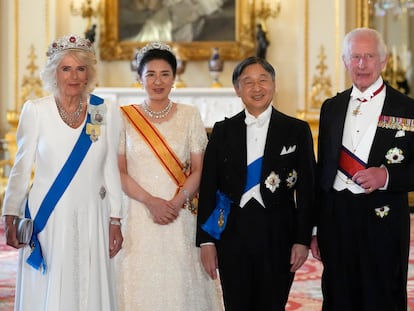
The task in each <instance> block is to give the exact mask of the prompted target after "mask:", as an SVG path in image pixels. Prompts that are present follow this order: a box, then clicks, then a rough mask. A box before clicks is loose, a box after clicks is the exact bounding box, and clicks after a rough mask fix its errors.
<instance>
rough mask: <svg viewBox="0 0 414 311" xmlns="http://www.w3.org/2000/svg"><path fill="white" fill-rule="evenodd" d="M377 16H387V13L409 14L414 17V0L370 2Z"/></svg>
mask: <svg viewBox="0 0 414 311" xmlns="http://www.w3.org/2000/svg"><path fill="white" fill-rule="evenodd" d="M368 3H369V4H370V6H371V7H373V9H374V14H375V15H376V16H385V15H386V14H387V13H391V14H393V15H400V14H401V13H403V12H407V13H409V14H410V15H414V0H376V1H374V0H369V1H368Z"/></svg>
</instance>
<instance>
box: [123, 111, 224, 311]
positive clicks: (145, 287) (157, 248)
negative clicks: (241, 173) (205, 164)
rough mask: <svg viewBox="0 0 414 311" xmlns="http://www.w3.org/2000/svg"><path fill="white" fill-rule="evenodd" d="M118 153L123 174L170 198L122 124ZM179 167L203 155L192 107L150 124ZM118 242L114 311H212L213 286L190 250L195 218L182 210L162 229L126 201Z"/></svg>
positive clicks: (215, 304)
mask: <svg viewBox="0 0 414 311" xmlns="http://www.w3.org/2000/svg"><path fill="white" fill-rule="evenodd" d="M124 125H125V136H123V137H121V139H120V148H119V153H121V154H124V153H126V155H127V163H128V164H127V165H128V173H129V174H130V176H132V178H134V179H135V180H136V181H137V182H138V184H139V185H140V186H141V187H143V188H144V189H145V190H146V191H148V192H150V193H151V194H153V195H155V196H158V197H161V198H164V199H170V198H172V197H173V196H174V194H175V192H176V190H177V186H176V184H175V183H174V182H173V181H172V179H171V178H170V177H169V175H168V174H167V173H166V171H165V169H164V168H163V167H162V166H161V164H160V163H159V161H158V159H157V158H156V157H155V156H154V155H153V153H152V151H151V150H150V149H149V147H148V146H147V144H146V143H145V142H144V141H143V140H142V139H141V137H140V136H139V134H138V133H137V132H136V131H135V129H134V128H133V127H132V126H131V125H130V124H129V123H128V121H126V119H124ZM155 126H156V127H157V128H158V130H159V131H160V132H161V133H162V135H163V136H164V138H165V139H166V140H167V142H168V143H169V145H170V146H171V147H172V149H173V150H174V152H175V153H176V154H177V155H178V157H179V158H180V159H181V161H182V162H183V163H185V162H186V161H187V160H188V159H189V158H190V151H191V152H193V153H200V152H203V151H204V149H205V146H206V143H207V137H206V133H205V129H204V126H203V123H202V121H201V118H200V114H199V112H198V110H197V108H195V107H193V106H189V105H183V104H178V105H177V110H176V111H175V115H174V116H173V117H172V118H171V119H170V120H168V121H166V122H162V123H160V124H155ZM125 211H126V213H127V215H125V218H124V221H123V225H122V227H123V234H124V243H123V248H122V250H121V252H120V254H119V256H118V257H117V259H116V276H117V286H118V302H119V308H118V310H119V311H218V310H222V309H221V298H220V294H219V288H218V287H217V286H218V285H217V282H216V281H213V280H211V279H210V278H209V276H208V275H207V273H206V272H205V271H204V268H203V267H202V265H201V261H200V256H199V248H197V247H196V246H195V232H196V216H195V215H194V214H192V213H191V212H189V211H188V210H185V209H182V210H181V211H180V215H179V216H178V218H177V219H176V220H175V221H174V222H173V223H170V224H168V225H158V224H155V223H154V222H153V220H152V217H151V215H150V213H149V211H148V210H147V208H146V207H145V206H144V205H143V204H141V203H140V202H138V201H135V200H133V199H129V198H127V208H125Z"/></svg>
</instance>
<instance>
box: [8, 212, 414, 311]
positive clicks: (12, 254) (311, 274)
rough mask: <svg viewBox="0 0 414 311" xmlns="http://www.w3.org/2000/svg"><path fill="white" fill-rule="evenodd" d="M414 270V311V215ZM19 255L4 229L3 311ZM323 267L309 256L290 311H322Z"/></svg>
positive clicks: (413, 305) (413, 278)
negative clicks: (5, 240)
mask: <svg viewBox="0 0 414 311" xmlns="http://www.w3.org/2000/svg"><path fill="white" fill-rule="evenodd" d="M411 228H412V229H411V247H410V267H409V271H408V274H409V275H408V285H407V290H408V305H409V306H408V310H412V311H414V214H412V216H411ZM16 262H17V252H16V251H15V250H13V249H12V248H10V247H8V246H6V245H5V243H4V230H3V227H2V225H0V310H2V311H12V310H13V299H14V298H13V296H14V284H15V275H16ZM321 271H322V265H321V263H320V262H318V261H316V260H314V259H313V258H311V256H309V259H308V260H307V261H306V263H305V265H304V266H303V267H302V268H301V269H300V270H299V271H298V272H297V273H296V277H295V281H294V283H293V287H292V290H291V293H290V299H289V303H288V306H287V308H286V310H287V311H320V310H321V302H322V294H321V290H320V277H321Z"/></svg>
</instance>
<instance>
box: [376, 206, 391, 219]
mask: <svg viewBox="0 0 414 311" xmlns="http://www.w3.org/2000/svg"><path fill="white" fill-rule="evenodd" d="M389 211H390V208H389V207H388V206H387V205H385V206H382V207H378V208H376V209H375V215H377V216H378V217H380V218H384V217H385V216H388V213H389Z"/></svg>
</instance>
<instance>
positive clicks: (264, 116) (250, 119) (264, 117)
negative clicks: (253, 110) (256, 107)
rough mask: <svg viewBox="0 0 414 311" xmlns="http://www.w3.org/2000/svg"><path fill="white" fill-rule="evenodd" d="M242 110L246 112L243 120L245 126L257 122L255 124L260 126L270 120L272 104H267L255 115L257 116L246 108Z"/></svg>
mask: <svg viewBox="0 0 414 311" xmlns="http://www.w3.org/2000/svg"><path fill="white" fill-rule="evenodd" d="M244 112H245V113H246V119H245V120H244V122H245V123H246V125H247V126H249V125H252V124H257V126H259V127H261V126H263V125H264V124H265V123H266V122H268V121H269V120H270V115H271V114H272V105H269V106H268V107H267V108H266V110H265V111H263V112H262V113H261V114H259V115H258V116H257V118H256V117H255V116H254V115H252V114H250V113H249V111H247V109H245V110H244Z"/></svg>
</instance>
